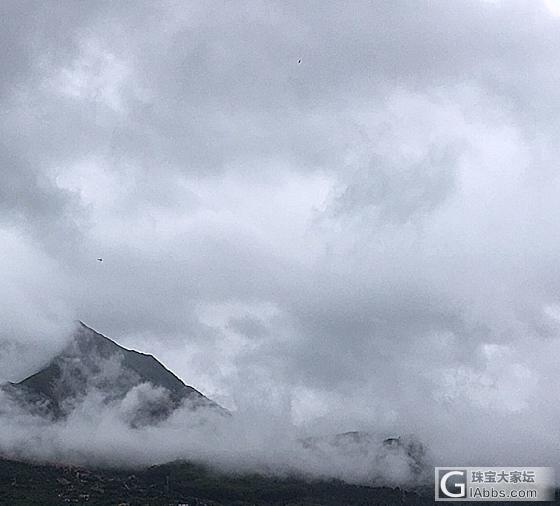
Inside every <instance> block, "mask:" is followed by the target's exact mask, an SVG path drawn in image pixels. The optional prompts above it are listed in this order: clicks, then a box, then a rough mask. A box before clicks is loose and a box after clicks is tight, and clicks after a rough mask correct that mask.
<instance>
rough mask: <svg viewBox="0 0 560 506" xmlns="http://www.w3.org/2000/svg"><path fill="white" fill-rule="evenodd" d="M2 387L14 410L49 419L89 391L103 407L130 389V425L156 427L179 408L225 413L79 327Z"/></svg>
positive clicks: (135, 355) (149, 362)
mask: <svg viewBox="0 0 560 506" xmlns="http://www.w3.org/2000/svg"><path fill="white" fill-rule="evenodd" d="M142 387H145V390H142ZM2 388H3V390H4V391H5V392H6V393H7V394H8V395H9V396H10V397H11V398H12V399H13V400H15V401H16V402H17V403H18V404H19V405H20V406H22V407H24V408H25V409H27V410H29V411H30V412H32V413H33V414H37V415H40V416H45V417H49V418H52V419H60V418H63V417H65V416H67V415H68V414H69V413H70V412H71V411H72V410H73V409H74V407H75V406H76V405H77V404H78V403H79V402H80V401H81V400H82V399H83V398H84V397H85V396H86V394H88V392H91V391H92V390H94V391H95V392H96V394H98V395H101V396H102V398H103V400H104V402H107V403H109V402H114V401H118V400H122V399H124V398H125V397H126V396H127V395H129V394H130V393H131V392H132V391H133V390H136V392H135V393H136V398H137V402H136V408H135V410H134V413H133V415H132V416H131V418H130V423H131V425H132V426H138V425H146V424H153V423H157V422H158V421H161V420H163V419H165V418H167V417H168V416H169V415H170V414H171V413H172V412H173V411H174V410H175V409H177V408H178V407H180V406H185V405H186V406H188V407H189V408H191V409H193V410H197V409H199V408H210V409H212V410H215V411H216V412H218V413H220V414H223V415H226V414H228V412H227V410H225V409H224V408H222V407H221V406H219V405H218V404H217V403H215V402H214V401H212V400H210V399H208V398H207V397H205V396H204V395H203V394H202V393H200V392H199V391H198V390H196V389H195V388H193V387H191V386H189V385H186V384H185V383H184V382H183V381H182V380H181V379H179V378H178V377H177V376H176V375H175V374H173V373H172V372H171V371H169V370H168V369H166V368H165V366H164V365H163V364H161V363H160V362H159V361H158V360H157V359H156V358H155V357H153V356H152V355H148V354H145V353H140V352H138V351H135V350H129V349H126V348H124V347H122V346H120V345H119V344H117V343H116V342H114V341H113V340H111V339H109V338H108V337H106V336H104V335H102V334H100V333H99V332H96V331H95V330H93V329H91V328H90V327H88V326H87V325H85V324H84V323H82V322H79V325H78V326H77V328H76V330H75V332H74V334H73V336H72V339H71V341H70V342H69V343H68V345H67V346H66V347H65V348H64V349H63V350H62V351H61V352H60V353H59V354H58V355H56V356H55V357H54V358H53V359H52V360H50V362H48V363H47V364H46V365H45V367H43V368H42V369H41V370H39V371H38V372H36V373H35V374H33V375H31V376H29V377H27V378H25V379H24V380H22V381H20V382H17V383H8V384H6V385H3V386H2ZM154 392H155V394H154Z"/></svg>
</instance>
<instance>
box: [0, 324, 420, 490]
mask: <svg viewBox="0 0 560 506" xmlns="http://www.w3.org/2000/svg"><path fill="white" fill-rule="evenodd" d="M0 400H1V401H2V403H1V405H0V422H2V424H3V427H4V432H5V433H6V435H7V434H9V433H10V429H11V430H12V431H14V430H16V429H15V427H16V426H17V427H18V428H19V433H17V431H16V436H15V437H12V438H8V439H9V441H8V440H7V439H3V438H2V437H1V434H0V456H3V457H5V458H6V457H7V458H21V459H24V460H32V461H33V460H39V461H46V462H49V463H58V464H61V465H70V464H80V465H109V466H117V467H124V468H129V467H138V466H140V467H142V466H149V465H153V464H158V463H165V462H167V461H171V460H177V459H181V460H190V461H193V462H198V463H201V464H203V465H205V466H210V467H211V468H213V469H217V470H221V471H223V472H226V473H228V472H232V471H234V470H236V471H242V472H245V473H265V474H272V475H283V476H292V475H293V476H299V477H300V478H306V477H308V478H312V479H316V478H329V477H337V478H341V479H344V480H345V481H350V482H352V483H364V484H370V485H373V484H377V485H379V484H387V483H389V484H391V483H408V484H409V485H415V484H416V485H418V484H423V483H424V481H425V480H426V478H427V477H428V473H429V469H430V468H429V465H428V459H427V454H426V450H425V448H424V446H423V445H422V444H421V442H420V441H419V440H418V439H417V438H415V437H414V436H409V435H404V436H402V437H390V438H388V437H387V435H383V434H382V433H379V432H377V433H368V432H359V431H354V432H347V433H341V434H330V435H320V434H316V435H313V434H311V435H307V436H303V435H302V434H300V433H299V432H298V430H297V429H296V428H295V427H294V426H291V425H286V423H285V422H281V425H277V424H278V420H277V419H276V418H275V417H274V416H271V415H270V414H266V413H260V414H259V415H258V416H259V417H260V419H253V417H254V414H247V413H245V414H243V413H235V412H234V413H230V412H228V411H227V410H225V409H224V408H222V407H221V406H219V405H218V404H217V403H215V402H213V401H212V400H210V399H208V398H207V397H205V396H204V395H203V394H202V393H200V392H199V391H197V390H196V389H194V388H192V387H190V386H188V385H186V384H185V383H184V382H183V381H182V380H180V379H179V378H178V377H177V376H175V375H174V374H173V373H172V372H171V371H169V370H168V369H166V368H165V367H164V366H163V365H162V364H161V363H160V362H159V361H158V360H157V359H156V358H155V357H153V356H151V355H147V354H144V353H140V352H138V351H134V350H129V349H126V348H124V347H122V346H120V345H118V344H117V343H116V342H114V341H113V340H111V339H109V338H108V337H106V336H104V335H102V334H100V333H98V332H96V331H95V330H93V329H91V328H89V327H88V326H86V325H85V324H84V323H82V322H79V324H77V326H76V329H75V331H74V332H73V333H72V335H71V338H70V340H69V341H68V343H67V344H66V346H65V347H64V348H63V349H62V350H61V351H60V352H59V353H58V354H57V355H56V356H54V357H53V358H52V359H51V360H49V361H48V362H47V364H46V365H45V366H44V367H42V368H41V369H40V370H39V371H37V372H36V373H35V374H32V375H31V376H29V377H27V378H25V379H23V380H21V381H19V382H17V383H8V384H4V385H2V386H1V388H0ZM262 423H266V424H270V425H271V426H270V427H269V429H268V430H264V431H263V427H261V426H260V424H262ZM269 431H271V432H269ZM68 435H70V438H69V440H67V439H66V437H67V436H68ZM18 436H19V437H23V438H25V439H26V441H27V442H25V443H24V442H23V441H22V440H19V441H18ZM100 436H101V438H100ZM105 437H107V438H108V439H105ZM271 437H272V438H274V439H271ZM29 438H31V441H33V443H32V444H29V443H28V442H29V441H30V439H29ZM53 440H54V441H56V446H53ZM86 441H89V442H90V443H91V444H84V442H86ZM76 443H78V448H76V447H75V446H74V445H75V444H76ZM106 445H108V446H106ZM255 445H260V446H261V447H260V448H258V450H257V448H255ZM147 450H149V451H147ZM122 452H124V454H122ZM349 463H351V469H352V471H351V473H350V474H349V473H348V471H349V468H348V465H349Z"/></svg>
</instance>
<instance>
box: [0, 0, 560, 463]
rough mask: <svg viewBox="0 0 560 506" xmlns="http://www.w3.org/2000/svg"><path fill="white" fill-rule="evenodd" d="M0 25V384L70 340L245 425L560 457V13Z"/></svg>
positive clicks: (193, 16)
mask: <svg viewBox="0 0 560 506" xmlns="http://www.w3.org/2000/svg"><path fill="white" fill-rule="evenodd" d="M0 11H1V13H0V47H1V51H0V68H2V73H1V77H0V118H1V121H0V256H1V259H2V262H1V264H0V279H1V286H2V289H1V294H0V304H1V306H2V322H1V323H0V351H1V352H2V353H1V355H0V363H1V365H2V367H1V370H0V379H3V380H12V381H13V380H18V379H21V378H22V377H23V376H24V375H25V374H26V373H28V372H30V371H31V370H33V367H35V365H36V364H37V363H39V362H41V361H44V360H46V359H48V350H51V351H52V350H54V349H55V348H56V347H57V346H60V344H61V343H62V342H63V340H64V337H65V336H66V335H67V331H68V328H69V325H70V324H71V322H72V321H73V320H75V319H81V320H83V321H84V322H86V323H87V324H88V325H90V326H91V327H93V328H95V329H97V330H99V331H100V332H102V333H104V334H105V335H107V336H110V337H112V338H114V339H116V340H117V341H118V342H120V343H121V344H124V345H126V346H129V347H132V348H136V349H140V350H142V351H146V352H150V353H153V354H155V355H156V356H157V357H158V358H159V359H160V360H162V361H163V362H164V363H165V364H166V365H167V366H168V367H169V368H170V369H172V370H173V371H175V372H176V373H177V374H178V375H179V376H180V377H181V378H182V379H184V380H185V381H186V382H187V383H189V384H192V385H193V386H195V387H196V388H198V389H200V390H201V391H203V392H204V393H206V394H207V395H208V396H210V397H212V398H214V399H216V400H218V401H219V402H221V403H222V404H224V405H225V406H227V407H229V408H231V409H236V408H238V407H239V406H241V405H243V404H247V403H255V402H266V403H269V404H270V405H273V406H277V407H278V408H279V409H287V410H288V412H289V413H290V417H291V418H292V420H294V421H295V422H296V423H301V422H307V423H314V424H317V425H318V426H319V427H323V426H326V425H325V424H327V425H329V424H334V425H335V426H336V428H337V429H341V430H342V429H344V430H352V429H353V428H359V427H362V426H367V425H372V426H383V427H395V428H400V427H404V428H406V429H407V430H410V431H418V432H419V433H422V435H423V436H424V437H425V438H430V435H431V436H432V437H433V438H437V437H438V431H439V430H440V428H441V427H448V428H449V427H450V426H451V425H452V424H453V423H461V424H464V425H463V426H466V427H477V428H478V429H476V430H478V431H479V433H480V432H481V431H482V432H483V433H484V436H483V437H481V439H480V441H495V440H496V437H498V440H499V439H500V438H499V436H496V435H495V434H490V433H489V432H488V429H487V427H488V423H489V421H490V420H501V422H500V423H502V425H504V424H505V425H507V427H508V428H507V429H504V430H505V431H506V432H507V433H508V434H509V436H511V437H512V438H513V435H514V434H519V432H520V431H521V432H524V433H526V435H527V438H525V439H524V440H523V441H524V443H523V444H526V446H527V448H529V447H533V448H534V447H535V446H536V447H537V448H544V447H548V446H549V445H551V444H552V442H553V441H557V440H558V437H560V434H559V433H558V432H559V431H560V429H559V427H560V425H559V424H558V423H557V420H558V418H557V415H559V409H558V407H557V406H556V405H552V404H557V402H556V401H555V402H554V403H551V402H550V399H549V396H550V395H551V392H558V391H559V390H560V376H559V375H558V363H559V359H560V341H559V337H560V261H559V259H560V236H559V233H560V203H559V202H560V173H559V171H558V169H559V161H560V144H559V143H558V135H559V132H560V91H559V90H560V86H559V82H560V58H559V55H560V1H554V0H548V1H544V0H543V1H540V0H526V1H515V0H512V1H506V0H502V1H500V0H494V1H488V0H487V1H475V0H472V1H468V0H461V1H459V0H457V1H449V0H431V1H421V0H414V1H412V0H369V1H363V2H361V1H353V2H325V1H316V2H313V1H306V2H301V1H292V2H291V1H279V2H273V1H267V2H259V1H254V2H237V1H236V2H202V1H201V2H180V1H175V2H173V1H170V2H144V3H143V2H139V1H134V2H127V1H121V2H109V1H107V2H104V1H92V2H77V1H74V2H64V1H38V0H37V1H31V2H28V1H3V2H1V3H0ZM300 60H301V61H300ZM97 258H103V262H98V261H97V260H96V259H97ZM529 420H531V425H530V427H529V426H527V425H526V423H529V422H528V421H529ZM496 423H498V422H496ZM321 424H323V425H321ZM427 424H432V431H431V432H429V433H427V432H426V429H425V427H426V426H427ZM524 424H525V425H524ZM329 426H330V425H329ZM485 427H486V429H485ZM485 430H486V431H487V432H484V431H485ZM423 432H426V433H423ZM529 433H530V435H529ZM509 436H508V437H509ZM505 437H506V436H504V438H505ZM508 441H509V440H508ZM449 444H451V443H449ZM481 445H483V443H481ZM496 451H498V450H496ZM539 451H540V450H539ZM537 460H538V459H537ZM502 464H504V463H502ZM505 464H508V465H514V464H513V463H511V464H510V462H509V461H508V462H506V463H505ZM532 464H534V465H542V464H539V462H537V461H535V462H532Z"/></svg>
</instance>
